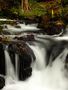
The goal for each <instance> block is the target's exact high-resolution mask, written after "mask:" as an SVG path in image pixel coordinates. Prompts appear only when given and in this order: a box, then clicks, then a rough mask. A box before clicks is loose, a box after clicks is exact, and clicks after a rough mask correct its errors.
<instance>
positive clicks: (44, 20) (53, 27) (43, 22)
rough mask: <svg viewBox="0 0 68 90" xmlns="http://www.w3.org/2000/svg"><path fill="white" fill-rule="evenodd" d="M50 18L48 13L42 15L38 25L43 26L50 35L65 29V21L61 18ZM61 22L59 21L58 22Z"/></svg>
mask: <svg viewBox="0 0 68 90" xmlns="http://www.w3.org/2000/svg"><path fill="white" fill-rule="evenodd" d="M56 18H57V17H55V18H50V17H49V16H48V15H44V16H42V17H40V22H39V24H38V27H40V28H42V29H43V30H44V31H45V33H46V34H48V35H56V34H60V33H61V32H62V29H64V23H63V21H62V20H60V19H59V18H58V19H56ZM58 22H59V23H58Z"/></svg>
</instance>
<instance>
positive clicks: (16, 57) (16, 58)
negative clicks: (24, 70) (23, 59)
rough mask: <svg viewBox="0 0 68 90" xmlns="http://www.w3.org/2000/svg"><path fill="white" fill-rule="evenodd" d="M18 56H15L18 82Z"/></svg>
mask: <svg viewBox="0 0 68 90" xmlns="http://www.w3.org/2000/svg"><path fill="white" fill-rule="evenodd" d="M18 58H19V57H18V55H17V54H15V67H16V78H17V80H18V77H19V76H18V70H19V69H18Z"/></svg>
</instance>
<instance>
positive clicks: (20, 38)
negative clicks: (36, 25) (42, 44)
mask: <svg viewBox="0 0 68 90" xmlns="http://www.w3.org/2000/svg"><path fill="white" fill-rule="evenodd" d="M14 39H17V40H23V41H25V42H26V41H34V40H35V38H34V35H33V34H30V35H28V34H27V35H26V36H21V37H15V38H14Z"/></svg>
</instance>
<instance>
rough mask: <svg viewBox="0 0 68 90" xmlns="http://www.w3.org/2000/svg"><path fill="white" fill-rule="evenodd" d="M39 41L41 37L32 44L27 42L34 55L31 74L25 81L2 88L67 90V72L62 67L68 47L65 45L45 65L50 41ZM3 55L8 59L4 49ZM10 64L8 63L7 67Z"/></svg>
mask: <svg viewBox="0 0 68 90" xmlns="http://www.w3.org/2000/svg"><path fill="white" fill-rule="evenodd" d="M41 41H42V39H40V38H39V39H37V41H36V42H34V45H32V44H31V45H29V44H27V45H29V47H30V48H31V49H32V50H33V52H34V54H35V56H36V61H35V62H34V66H33V67H32V68H33V71H32V76H31V77H30V78H29V79H28V80H26V81H23V82H20V81H17V82H15V84H12V85H6V86H5V87H4V88H3V90H68V79H67V78H66V77H65V74H67V72H65V68H64V65H65V59H66V56H67V55H68V48H67V47H65V48H64V50H63V51H62V52H61V53H60V54H59V55H58V56H57V57H56V58H55V60H54V61H53V62H52V61H51V63H52V65H51V66H49V65H48V66H47V67H45V66H46V65H45V64H46V57H47V54H46V49H47V46H49V45H48V44H50V43H49V42H48V41H47V40H43V42H44V45H43V42H41ZM5 56H6V59H7V60H8V59H9V58H7V57H9V55H8V53H7V52H6V51H5ZM16 58H17V56H16ZM7 63H8V62H7ZM16 63H17V62H16ZM16 65H17V64H16ZM10 66H11V65H10ZM10 66H9V65H8V68H9V69H10ZM11 67H13V66H11ZM16 67H18V66H16ZM12 71H13V70H12ZM13 75H14V73H13V74H10V76H13ZM8 76H9V75H8Z"/></svg>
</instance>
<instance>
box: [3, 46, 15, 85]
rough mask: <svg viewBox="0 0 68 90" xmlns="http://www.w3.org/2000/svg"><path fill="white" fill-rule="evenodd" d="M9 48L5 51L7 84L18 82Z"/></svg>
mask: <svg viewBox="0 0 68 90" xmlns="http://www.w3.org/2000/svg"><path fill="white" fill-rule="evenodd" d="M7 48H8V47H7V46H6V49H5V50H4V53H5V61H6V84H10V83H13V82H15V81H16V76H15V71H14V67H13V64H12V62H11V58H10V56H9V53H8V50H7Z"/></svg>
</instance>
